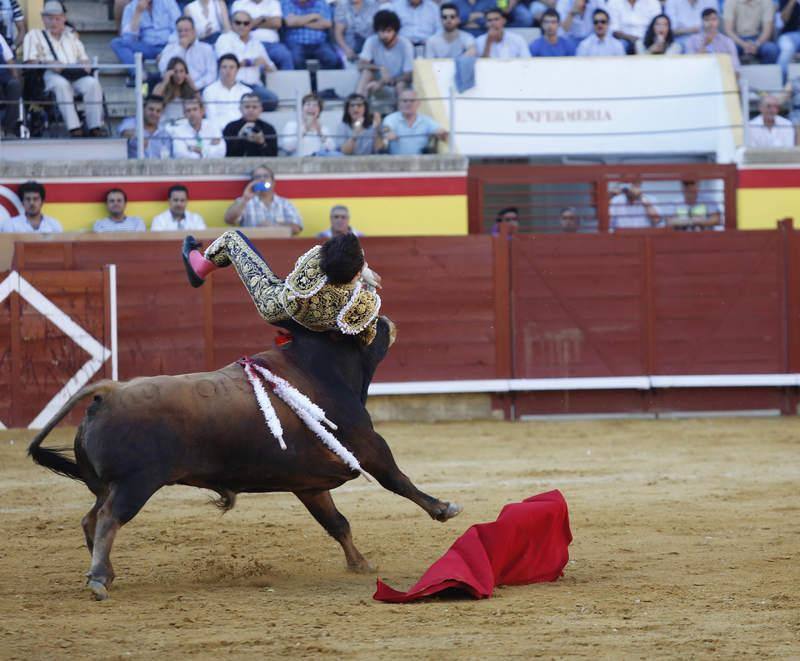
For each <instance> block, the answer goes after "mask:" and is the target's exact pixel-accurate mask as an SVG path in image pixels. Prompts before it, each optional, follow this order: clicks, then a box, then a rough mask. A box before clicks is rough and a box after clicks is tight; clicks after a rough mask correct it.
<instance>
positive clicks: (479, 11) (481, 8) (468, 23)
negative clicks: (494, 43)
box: [453, 0, 497, 37]
mask: <svg viewBox="0 0 800 661" xmlns="http://www.w3.org/2000/svg"><path fill="white" fill-rule="evenodd" d="M453 4H454V5H455V6H456V7H457V8H458V16H459V18H460V19H461V29H462V30H465V31H467V32H469V33H470V34H471V35H472V36H473V37H477V36H478V35H480V34H483V33H484V32H486V16H485V14H486V12H487V11H489V10H490V9H494V8H495V7H496V6H497V3H496V2H495V0H453Z"/></svg>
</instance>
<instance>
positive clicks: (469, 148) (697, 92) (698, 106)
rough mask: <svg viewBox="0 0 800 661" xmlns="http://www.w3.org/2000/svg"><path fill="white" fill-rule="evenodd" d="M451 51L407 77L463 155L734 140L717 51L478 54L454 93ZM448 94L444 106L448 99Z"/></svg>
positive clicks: (676, 146) (715, 148) (682, 147)
mask: <svg viewBox="0 0 800 661" xmlns="http://www.w3.org/2000/svg"><path fill="white" fill-rule="evenodd" d="M454 73H455V66H454V62H453V61H452V60H420V61H417V62H416V63H415V69H414V83H415V86H416V87H417V91H418V93H419V95H420V97H423V98H425V99H428V101H426V102H425V103H424V105H423V109H422V110H423V112H425V111H427V112H429V113H430V114H432V115H433V116H434V117H435V118H436V119H437V120H438V121H439V122H440V123H442V124H443V125H444V126H447V127H448V128H449V130H450V131H451V133H452V134H453V143H452V147H453V151H454V152H455V153H459V154H465V155H468V156H500V155H514V156H529V155H534V156H535V155H548V156H577V155H590V154H591V155H595V154H601V155H626V154H629V155H648V156H652V155H657V154H714V155H715V156H716V157H717V160H718V161H719V162H730V161H732V160H733V156H734V153H735V150H736V147H737V146H738V145H740V144H741V141H742V131H741V124H742V116H741V109H740V103H739V96H738V92H739V90H738V85H737V83H736V78H735V76H734V73H733V69H732V67H731V63H730V58H729V57H728V56H723V55H719V56H718V55H692V56H689V55H682V56H677V57H670V56H638V57H558V58H548V57H541V58H533V59H526V60H494V59H483V58H482V59H479V60H478V61H477V63H476V67H475V81H476V85H475V87H473V88H472V89H469V90H467V91H465V92H464V93H462V94H459V93H457V92H455V86H454V78H453V77H454ZM451 99H452V108H451Z"/></svg>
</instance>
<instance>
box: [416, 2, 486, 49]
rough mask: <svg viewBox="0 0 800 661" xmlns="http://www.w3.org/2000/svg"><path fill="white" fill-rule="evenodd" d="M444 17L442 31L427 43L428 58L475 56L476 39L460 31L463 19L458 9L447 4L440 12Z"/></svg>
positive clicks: (450, 3) (451, 4)
mask: <svg viewBox="0 0 800 661" xmlns="http://www.w3.org/2000/svg"><path fill="white" fill-rule="evenodd" d="M439 11H440V14H441V17H442V31H441V32H437V33H436V34H435V35H433V36H432V37H429V38H428V40H427V41H426V42H425V57H426V58H429V59H430V58H436V57H440V58H453V57H459V56H460V55H475V54H476V53H477V51H476V49H475V37H473V36H472V35H471V34H470V33H469V32H464V31H463V30H459V29H458V26H459V25H461V17H460V16H459V14H458V7H456V6H455V5H454V4H453V3H452V2H445V3H444V4H443V5H442V6H441V9H440V10H439Z"/></svg>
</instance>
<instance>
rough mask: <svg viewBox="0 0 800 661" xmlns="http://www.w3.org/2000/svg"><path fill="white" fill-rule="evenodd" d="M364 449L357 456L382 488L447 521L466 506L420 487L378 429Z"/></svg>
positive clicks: (432, 515)
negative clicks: (439, 496) (403, 467)
mask: <svg viewBox="0 0 800 661" xmlns="http://www.w3.org/2000/svg"><path fill="white" fill-rule="evenodd" d="M364 448H365V450H364V456H363V457H362V456H359V457H358V460H359V462H360V463H361V465H362V466H363V467H364V469H365V470H366V471H367V472H368V473H370V474H371V475H373V476H374V477H375V479H377V480H378V482H380V483H381V486H382V487H384V488H385V489H388V490H389V491H393V492H394V493H396V494H398V495H400V496H403V497H404V498H408V499H409V500H410V501H411V502H412V503H416V504H417V505H419V506H420V507H421V508H422V509H424V510H425V511H426V512H427V513H428V514H429V515H430V516H431V518H432V519H436V520H437V521H447V520H448V519H452V518H453V517H454V516H457V515H458V514H459V513H460V512H461V510H462V509H463V508H462V507H461V505H459V504H458V503H450V502H446V501H443V500H439V499H438V498H434V497H433V496H429V495H428V494H426V493H424V492H422V491H420V490H419V489H417V487H416V486H414V483H413V482H412V481H411V480H410V479H409V478H408V476H407V475H406V474H405V473H403V471H401V470H400V468H398V466H397V463H395V460H394V456H392V451H391V450H390V449H389V445H388V444H387V443H386V441H385V440H384V438H383V437H382V436H381V435H380V434H378V433H377V432H372V439H371V440H370V441H369V442H368V443H366V444H364Z"/></svg>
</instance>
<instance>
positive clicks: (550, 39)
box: [529, 9, 575, 57]
mask: <svg viewBox="0 0 800 661" xmlns="http://www.w3.org/2000/svg"><path fill="white" fill-rule="evenodd" d="M560 24H561V18H560V17H559V15H558V12H557V11H556V10H555V9H547V10H545V12H544V13H543V14H542V20H541V25H542V36H541V37H539V38H538V39H534V40H533V41H532V42H531V45H530V46H529V50H530V52H531V56H532V57H569V56H570V55H575V44H573V43H572V40H571V39H568V38H567V37H559V36H558V32H559V30H560V28H561V25H560Z"/></svg>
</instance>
